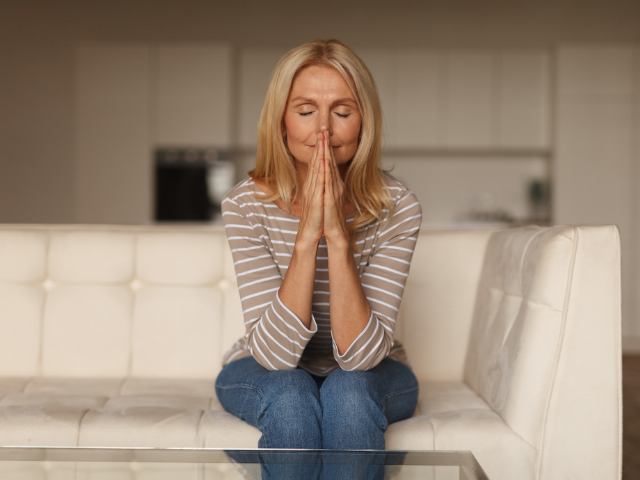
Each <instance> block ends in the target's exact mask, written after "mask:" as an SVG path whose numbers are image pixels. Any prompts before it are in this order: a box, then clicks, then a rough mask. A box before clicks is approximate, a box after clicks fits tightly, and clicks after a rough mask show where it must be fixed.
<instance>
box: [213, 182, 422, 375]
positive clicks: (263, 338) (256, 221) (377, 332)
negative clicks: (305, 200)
mask: <svg viewBox="0 0 640 480" xmlns="http://www.w3.org/2000/svg"><path fill="white" fill-rule="evenodd" d="M385 180H386V182H387V187H388V189H389V192H390V193H391V195H392V198H393V204H394V205H393V208H391V211H388V210H386V209H385V210H383V212H382V218H381V219H380V221H376V222H373V223H371V224H369V225H367V226H365V227H362V228H360V229H359V230H358V231H357V232H356V243H357V245H358V247H359V248H360V249H361V250H362V252H363V253H362V254H360V253H355V252H354V257H355V260H356V265H358V270H359V274H360V279H361V282H362V287H363V290H364V293H365V295H366V297H367V299H368V301H369V305H370V306H371V311H372V314H371V317H370V318H369V322H368V324H367V326H366V327H365V329H364V330H363V331H362V333H361V334H360V335H359V336H358V338H356V340H354V342H353V344H352V345H351V346H350V347H349V348H348V349H347V351H346V352H344V354H343V355H340V354H339V353H338V349H337V346H336V344H335V342H334V341H333V337H332V334H331V322H330V316H329V303H330V298H329V271H328V258H327V245H326V243H325V241H324V237H323V238H322V240H321V241H320V245H319V246H318V253H317V259H316V279H315V286H314V291H313V305H312V318H311V324H310V326H309V328H306V327H305V326H304V325H303V324H302V322H301V321H300V319H298V317H296V315H295V314H294V313H293V312H292V311H290V310H289V309H288V308H287V307H286V305H284V304H283V303H282V301H281V300H280V297H279V296H278V290H279V289H280V285H281V284H282V280H283V278H284V275H285V273H286V271H287V268H288V266H289V262H290V261H291V255H292V254H293V247H294V244H295V239H296V234H297V232H298V225H299V219H298V218H296V217H294V216H292V215H289V214H288V213H286V212H284V211H282V210H281V209H280V208H278V206H277V205H275V204H274V203H263V202H261V201H260V200H258V199H257V198H256V197H255V196H254V192H258V193H260V190H259V189H258V187H257V186H256V185H255V184H254V183H253V181H252V180H251V179H247V180H244V181H243V182H241V183H239V184H238V185H236V186H235V187H234V188H233V189H232V190H231V191H230V192H229V193H228V194H227V195H226V196H225V198H224V200H223V202H222V215H223V219H224V223H225V230H226V234H227V239H228V241H229V245H230V247H231V253H232V256H233V261H234V264H235V270H236V276H237V279H238V288H239V292H240V299H241V302H242V310H243V315H244V324H245V328H246V335H245V336H244V337H243V338H241V339H240V340H238V342H236V344H235V345H234V346H233V347H232V348H231V350H229V351H228V352H227V353H226V355H225V357H224V360H223V363H224V364H225V365H226V364H227V363H229V362H231V361H233V360H237V359H239V358H243V357H246V356H249V355H253V357H254V358H255V359H256V360H257V361H258V363H260V364H261V365H263V366H264V367H265V368H267V369H269V370H286V369H293V368H296V367H300V368H303V369H304V370H306V371H308V372H310V373H312V374H314V375H318V376H326V375H328V374H329V373H331V372H332V371H334V370H336V369H337V368H342V369H344V370H369V369H371V368H373V367H375V366H376V365H377V364H378V363H380V361H382V360H383V359H384V358H385V357H387V356H388V357H389V358H393V359H395V360H398V361H401V362H403V363H405V364H406V365H409V366H410V364H409V361H408V359H407V356H406V354H405V352H404V349H403V348H402V346H401V345H400V343H399V342H395V343H394V340H393V332H394V329H395V324H396V318H397V315H398V309H399V307H400V301H401V300H402V294H403V291H404V286H405V283H406V281H407V277H408V274H409V266H410V263H411V257H412V256H413V251H414V248H415V244H416V240H417V238H418V231H419V229H420V222H421V220H422V209H421V207H420V204H419V203H418V200H417V198H416V196H415V195H414V193H413V192H411V191H410V190H409V189H407V188H406V187H404V186H403V185H401V184H400V183H398V182H397V181H396V180H394V179H393V178H391V177H389V176H386V177H385ZM351 221H353V214H352V215H350V216H349V217H347V222H351Z"/></svg>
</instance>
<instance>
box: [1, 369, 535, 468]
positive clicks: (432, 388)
mask: <svg viewBox="0 0 640 480" xmlns="http://www.w3.org/2000/svg"><path fill="white" fill-rule="evenodd" d="M0 389H2V390H0V445H36V446H75V445H78V446H105V447H128V446H129V447H185V448H189V447H191V448H194V447H200V448H222V447H226V448H255V447H256V446H257V444H258V439H259V438H260V432H259V431H258V430H257V429H256V428H254V427H252V426H250V425H248V424H246V423H244V422H243V421H241V420H239V419H237V418H236V417H234V416H233V415H231V414H229V413H227V412H225V411H224V410H223V409H222V407H221V406H220V403H219V402H218V400H217V398H216V395H215V389H214V382H213V380H210V379H206V380H197V379H143V378H123V379H113V378H109V379H73V378H32V379H28V378H23V379H18V378H0ZM386 440H387V448H388V449H391V450H471V451H472V452H473V453H474V454H475V455H476V457H477V458H478V460H479V461H480V464H481V465H482V466H483V467H484V468H485V470H486V471H487V473H488V474H489V476H490V477H491V476H492V474H491V472H493V473H495V474H496V475H495V476H496V477H498V478H505V477H506V478H521V479H525V480H526V479H528V478H530V476H529V474H528V473H527V472H532V471H534V470H535V468H534V466H533V463H534V462H535V460H536V449H535V448H534V447H533V446H531V445H529V444H528V443H527V442H525V441H524V440H523V439H522V438H520V437H519V436H518V435H517V434H516V433H514V431H513V430H512V429H511V428H509V427H508V426H507V425H506V423H505V422H504V420H503V419H502V418H501V417H500V416H499V415H498V414H496V413H495V412H494V411H493V410H491V408H490V407H489V406H488V405H487V404H486V402H484V400H482V398H480V397H479V396H478V395H477V394H476V393H475V392H474V391H473V390H471V389H470V388H469V387H468V386H467V385H466V384H464V383H462V382H422V383H421V384H420V399H419V401H418V408H417V409H416V413H415V415H414V416H413V417H412V418H410V419H408V420H405V421H402V422H397V423H395V424H392V425H391V426H390V427H389V430H388V432H387V434H386ZM496 449H499V451H502V452H507V453H508V458H512V459H513V460H514V461H513V462H509V463H508V464H507V463H505V462H504V457H500V458H501V459H502V460H501V459H500V458H498V457H496V456H495V452H496V451H498V450H496Z"/></svg>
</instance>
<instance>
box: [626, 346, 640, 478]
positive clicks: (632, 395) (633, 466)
mask: <svg viewBox="0 0 640 480" xmlns="http://www.w3.org/2000/svg"><path fill="white" fill-rule="evenodd" d="M622 404H623V418H624V420H623V424H624V425H623V451H622V456H623V461H622V480H640V356H636V355H634V356H623V357H622Z"/></svg>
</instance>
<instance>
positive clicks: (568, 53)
mask: <svg viewBox="0 0 640 480" xmlns="http://www.w3.org/2000/svg"><path fill="white" fill-rule="evenodd" d="M636 51H637V48H636V47H635V46H633V45H628V46H599V45H595V46H580V45H567V46H562V47H561V48H559V49H558V66H557V68H558V96H559V98H560V99H567V98H570V97H568V96H575V97H577V98H582V99H583V100H585V101H594V100H597V99H598V98H601V99H602V98H604V97H607V96H609V99H611V96H612V95H613V96H615V95H623V96H624V95H632V94H633V93H634V91H635V85H634V64H635V58H634V57H635V54H636ZM581 96H582V97H581Z"/></svg>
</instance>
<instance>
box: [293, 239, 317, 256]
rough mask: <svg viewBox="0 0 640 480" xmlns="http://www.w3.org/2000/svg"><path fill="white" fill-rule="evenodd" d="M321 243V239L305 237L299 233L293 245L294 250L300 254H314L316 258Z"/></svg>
mask: <svg viewBox="0 0 640 480" xmlns="http://www.w3.org/2000/svg"><path fill="white" fill-rule="evenodd" d="M319 243H320V240H315V239H309V238H304V237H303V236H301V235H298V236H297V237H296V242H295V244H294V246H293V251H294V253H297V254H299V255H313V257H314V258H315V256H316V253H317V251H318V244H319Z"/></svg>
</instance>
